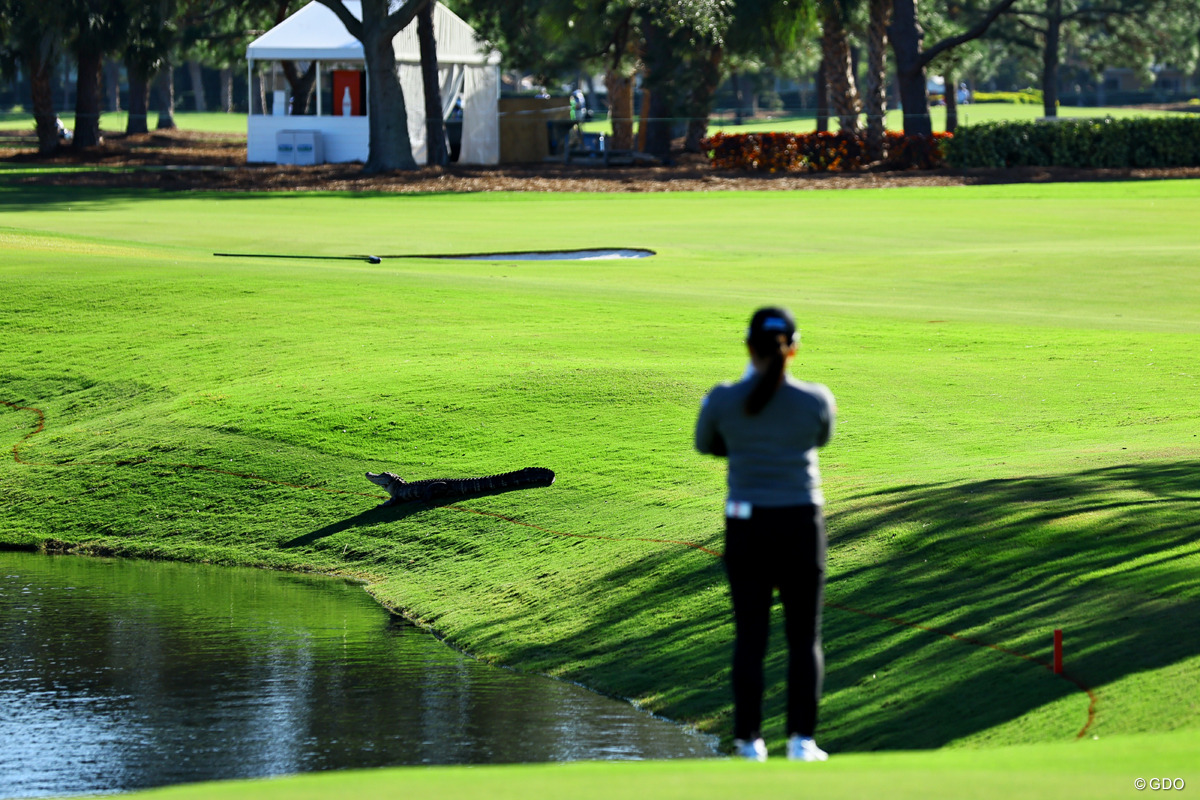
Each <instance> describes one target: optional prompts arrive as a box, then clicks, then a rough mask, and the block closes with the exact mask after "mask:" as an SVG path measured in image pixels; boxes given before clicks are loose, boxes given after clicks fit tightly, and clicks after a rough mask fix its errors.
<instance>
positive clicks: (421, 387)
mask: <svg viewBox="0 0 1200 800" xmlns="http://www.w3.org/2000/svg"><path fill="white" fill-rule="evenodd" d="M0 203H3V206H4V208H5V214H4V216H3V219H2V220H0V245H2V250H0V252H2V255H0V285H2V286H3V296H4V298H5V303H4V304H3V306H2V307H0V385H2V386H3V394H4V396H3V397H0V400H6V401H8V402H11V403H15V404H17V405H20V406H34V407H37V408H39V409H42V410H43V411H44V412H45V414H46V428H45V431H44V432H42V433H38V434H36V435H33V436H29V437H28V438H23V437H26V436H27V435H28V434H29V433H30V432H31V431H32V430H33V426H34V424H35V416H34V414H33V413H32V412H30V411H21V410H17V409H13V408H9V407H0V447H2V448H3V450H4V451H6V452H11V448H12V447H13V445H16V444H19V450H18V453H19V455H20V457H21V458H22V459H24V460H26V461H28V462H33V463H31V464H21V463H16V461H15V460H14V459H12V458H7V459H5V460H4V461H3V462H0V492H2V493H3V497H4V498H5V502H4V504H3V506H0V540H2V541H4V542H7V543H9V544H13V545H21V546H39V545H40V544H41V543H43V542H44V541H45V540H46V539H54V540H58V542H60V543H66V544H67V545H70V546H75V547H76V549H77V550H79V551H81V552H88V551H92V552H97V551H99V552H116V553H120V554H124V555H131V556H144V557H162V558H186V559H193V560H204V561H212V562H216V563H230V564H234V563H236V564H251V565H261V566H269V567H279V568H291V569H310V570H317V571H327V572H338V573H342V574H350V575H359V576H362V577H365V578H368V579H369V580H371V581H372V583H371V591H372V592H373V593H374V595H375V596H376V597H378V598H379V599H380V601H381V602H383V603H385V604H387V605H389V606H391V607H394V608H397V609H401V610H403V611H404V612H405V613H406V614H408V615H410V616H411V617H413V618H414V619H417V620H419V621H421V622H423V623H425V624H427V625H429V626H431V627H433V628H436V629H437V630H439V631H441V632H443V633H445V634H446V635H447V637H448V638H449V640H450V641H451V642H452V643H454V644H456V645H458V646H460V647H463V648H465V649H467V650H468V651H470V652H472V653H475V654H478V655H479V656H480V657H482V658H484V659H486V660H490V661H495V662H498V663H505V664H511V665H514V666H517V667H520V668H523V669H529V670H535V671H539V672H545V673H548V674H552V675H557V676H560V677H563V678H568V679H572V680H577V681H580V682H582V683H584V684H585V685H588V686H592V687H594V688H596V689H599V690H601V691H605V692H609V693H612V694H616V695H620V696H624V697H632V698H635V699H637V700H639V701H640V702H642V703H644V704H645V705H646V706H647V707H649V708H651V709H653V710H655V711H658V712H660V713H663V714H665V715H667V716H669V717H673V718H677V719H685V720H688V721H691V722H694V723H696V724H698V725H700V726H701V727H703V728H705V729H707V730H712V731H715V732H718V733H721V734H724V735H728V732H729V727H728V726H729V713H730V708H729V699H728V682H729V676H728V659H729V646H730V634H731V631H730V625H729V619H728V598H727V594H726V590H725V585H724V580H723V576H722V572H721V568H720V564H719V562H718V561H717V560H716V559H714V558H713V557H712V556H710V555H708V554H706V553H704V552H701V551H698V550H695V549H691V548H687V547H682V546H680V545H677V544H671V543H670V542H671V541H687V542H693V543H696V544H700V545H704V546H707V547H709V548H712V549H716V550H719V549H720V548H721V520H720V498H721V495H722V491H723V465H722V464H721V463H720V462H718V461H715V460H710V459H705V458H702V457H700V456H698V455H696V454H694V453H693V452H692V451H691V448H690V438H691V426H692V423H693V420H694V417H695V412H696V410H697V407H698V404H699V400H700V398H701V396H702V395H703V393H704V392H705V391H706V390H707V389H708V388H709V387H710V386H711V385H712V384H713V383H714V382H715V381H718V380H722V379H727V378H731V377H735V376H736V375H738V374H739V373H740V372H741V369H742V366H743V364H744V355H743V353H742V352H741V349H742V348H741V345H740V343H739V339H740V334H741V331H742V329H743V327H744V325H745V320H746V319H747V318H748V316H749V313H750V311H751V310H752V309H753V308H754V307H755V306H756V305H758V304H761V303H765V302H782V303H786V304H788V305H790V306H791V307H792V308H793V309H794V310H795V311H796V313H797V315H798V317H799V319H800V323H801V327H802V329H803V336H804V341H803V347H802V349H801V354H800V357H799V359H798V363H797V372H798V373H799V374H800V375H801V376H803V377H806V378H809V379H814V380H819V381H822V382H825V383H827V384H828V385H829V386H830V387H831V388H832V389H833V391H834V392H835V394H836V395H837V397H838V401H839V405H840V408H841V418H840V428H839V431H838V434H837V437H836V438H835V440H834V442H833V443H832V444H831V446H830V447H829V448H828V449H827V451H825V452H824V453H823V456H822V458H823V470H824V474H825V476H826V480H827V493H828V495H829V499H830V505H829V509H828V510H829V519H830V532H831V541H832V547H831V551H830V563H829V567H830V582H829V587H828V599H829V600H830V601H831V602H832V603H834V604H836V606H835V607H831V608H829V609H828V611H827V614H826V621H825V633H826V653H827V660H828V674H827V680H826V696H825V701H824V703H823V706H822V714H823V721H822V724H821V727H820V729H819V730H818V735H819V737H820V741H821V742H822V744H823V745H826V746H827V747H828V748H829V749H830V750H831V751H832V752H834V753H837V754H845V753H847V752H852V751H863V750H893V749H930V748H940V747H946V746H950V747H955V748H968V749H971V750H972V751H973V750H974V749H978V748H991V747H994V746H997V745H1013V744H1040V743H1047V742H1051V743H1053V742H1063V743H1067V745H1068V746H1070V745H1072V744H1074V739H1075V737H1076V736H1077V735H1078V734H1079V733H1080V732H1081V730H1082V729H1083V728H1084V726H1085V725H1088V728H1087V736H1089V737H1090V736H1092V735H1098V736H1100V737H1101V741H1104V740H1107V739H1109V738H1110V737H1114V736H1125V735H1128V734H1133V733H1142V732H1144V733H1162V732H1168V731H1175V730H1187V731H1194V730H1196V729H1198V728H1200V709H1198V708H1197V700H1196V698H1197V697H1200V645H1198V644H1197V643H1198V642H1200V628H1198V626H1200V613H1198V612H1200V584H1198V583H1197V580H1196V575H1197V571H1196V570H1197V567H1198V566H1200V537H1198V536H1197V533H1198V528H1197V523H1196V520H1195V504H1196V501H1197V499H1198V498H1200V477H1198V476H1200V439H1197V438H1196V437H1197V431H1200V409H1198V407H1197V405H1196V403H1195V397H1196V394H1197V386H1198V384H1200V381H1198V379H1197V374H1196V371H1195V366H1194V364H1195V358H1194V353H1195V341H1196V336H1197V334H1198V333H1200V316H1198V315H1197V313H1196V309H1197V308H1200V285H1198V284H1197V283H1196V282H1195V281H1194V280H1193V277H1194V268H1195V267H1194V265H1195V263H1196V262H1197V256H1198V255H1200V245H1197V243H1196V240H1195V237H1194V235H1193V233H1192V227H1193V226H1192V220H1194V219H1195V218H1196V217H1197V215H1198V214H1200V183H1197V182H1194V181H1176V182H1153V183H1114V184H1079V185H1046V186H1038V185H1017V186H995V187H974V188H964V187H956V188H942V189H935V188H913V189H892V190H862V191H854V192H844V193H835V192H798V193H782V192H780V193H761V194H760V193H694V194H691V193H689V194H683V195H598V196H597V195H585V194H578V195H575V194H572V195H539V194H524V195H521V194H488V195H431V196H424V197H394V196H370V195H339V194H328V195H278V196H271V195H239V196H232V195H216V194H214V195H199V196H188V195H172V194H166V193H150V192H146V193H142V192H131V191H92V190H86V191H84V190H77V189H46V188H31V187H25V186H22V185H19V184H15V183H8V184H0ZM614 245H619V246H643V247H651V248H653V249H655V250H657V251H658V255H657V256H655V257H654V258H653V259H647V260H641V261H633V262H591V263H576V264H572V263H550V262H548V263H515V262H514V263H473V262H464V263H454V262H446V261H420V260H396V259H389V260H385V261H384V262H383V263H382V264H380V265H375V266H372V265H368V264H366V263H364V262H353V261H328V262H321V261H284V260H278V261H274V260H257V259H217V258H213V257H212V256H211V253H213V252H216V251H220V252H292V253H305V254H342V253H377V254H381V255H387V254H399V253H420V252H426V253H428V252H452V251H459V252H478V251H487V250H499V251H511V250H517V249H522V248H530V249H549V248H556V247H585V246H614ZM118 462H119V463H118ZM134 462H136V463H134ZM192 466H202V467H205V468H207V470H225V471H228V472H235V473H241V474H242V475H243V476H244V475H247V474H248V475H255V476H261V477H262V478H265V479H269V481H268V480H255V479H252V478H247V477H239V476H238V475H229V474H222V473H220V472H214V471H207V470H206V471H198V470H195V469H193V468H192ZM525 466H547V467H551V468H552V469H554V470H556V471H557V473H558V475H559V478H558V482H557V483H556V484H555V486H554V487H552V488H549V489H536V490H529V491H523V492H514V493H509V494H501V495H495V496H491V497H486V498H479V499H476V500H471V501H469V502H465V503H462V504H457V505H456V506H445V507H432V508H431V507H424V506H416V507H406V508H402V509H383V510H375V509H374V508H373V506H374V503H375V502H376V501H377V499H382V497H381V495H380V493H379V492H378V491H377V490H376V489H375V488H374V487H372V486H370V485H369V484H368V483H367V482H366V481H365V480H364V479H363V478H362V472H363V471H364V470H367V469H371V470H378V469H390V470H392V471H394V472H397V473H399V474H401V475H403V476H405V477H408V478H425V477H436V476H466V475H474V474H486V473H492V472H498V471H503V470H509V469H516V468H519V467H525ZM284 484H293V485H284ZM306 487H307V488H306ZM364 495H365V496H364ZM470 511H474V512H481V513H469V512H470ZM488 515H493V516H488ZM509 520H511V521H509ZM514 521H515V523H517V524H514ZM560 534H568V535H560ZM580 537H596V538H580ZM648 540H662V541H657V542H656V541H648ZM54 546H62V545H61V544H58V545H54ZM847 607H848V608H853V609H857V610H859V611H863V612H869V614H872V615H875V616H867V615H864V614H862V613H855V612H853V611H849V610H846V608H847ZM885 618H890V619H885ZM896 620H903V621H906V622H909V623H913V624H915V625H921V626H925V628H933V629H937V630H935V631H931V630H924V629H921V628H914V627H908V626H905V625H901V624H897V622H896ZM1054 628H1062V629H1064V630H1065V632H1066V642H1067V645H1066V650H1067V670H1068V672H1069V675H1070V677H1071V678H1073V679H1075V680H1076V681H1079V682H1080V683H1082V684H1084V685H1086V686H1088V687H1090V688H1091V689H1092V690H1093V691H1094V693H1095V695H1096V697H1097V705H1096V707H1095V719H1094V721H1093V722H1091V723H1090V725H1089V724H1088V711H1089V699H1088V697H1087V695H1086V694H1084V693H1083V692H1082V691H1081V690H1080V688H1079V686H1078V685H1076V683H1073V682H1072V681H1071V680H1064V679H1062V678H1059V677H1055V676H1053V675H1052V674H1051V673H1050V672H1049V671H1048V670H1047V669H1046V668H1045V667H1044V666H1042V665H1041V664H1040V663H1038V662H1044V661H1047V660H1048V659H1049V654H1050V653H1049V651H1050V645H1051V631H1052V630H1053V629H1054ZM938 631H941V632H938ZM944 633H953V634H955V635H958V636H959V637H966V638H967V639H969V640H973V641H964V640H962V639H961V638H960V639H953V638H949V637H948V636H946V635H944ZM980 642H983V643H988V644H993V645H996V646H998V647H1000V648H1004V649H1005V650H1008V651H1013V652H1017V653H1020V654H1024V655H1027V656H1029V657H1030V658H1031V659H1033V660H1032V661H1031V660H1027V659H1024V658H1020V657H1017V656H1015V655H1012V654H1011V653H1009V652H1002V651H1000V650H996V649H992V648H989V647H982V646H979V644H978V643H980ZM778 643H779V640H778V638H777V639H776V644H777V645H778ZM768 667H769V676H770V680H771V684H770V685H771V686H772V689H771V691H770V692H769V696H768V706H767V714H768V718H767V726H768V727H767V734H768V739H769V743H770V745H771V747H772V748H773V749H774V750H775V751H776V752H778V750H779V748H780V746H781V744H782V735H783V730H782V717H781V715H782V692H781V685H780V676H781V675H782V671H783V667H784V658H783V654H782V652H780V649H779V648H778V647H776V648H775V649H774V650H773V651H772V655H771V657H770V659H769V665H768ZM1080 746H1084V745H1080ZM947 758H950V759H965V760H964V761H962V762H961V763H962V764H964V765H966V764H967V763H968V762H970V759H971V757H970V756H966V755H964V756H957V755H948V756H947ZM846 763H854V762H851V761H850V760H849V759H847V762H846ZM946 763H947V764H949V763H951V762H946ZM953 763H960V762H953ZM1138 763H1141V762H1138ZM1147 763H1152V762H1147ZM664 769H665V768H664ZM718 769H719V767H718ZM838 769H843V768H840V767H839V768H838ZM845 769H846V770H847V773H848V772H852V771H853V770H849V768H845ZM946 769H947V770H951V771H952V769H953V768H951V767H950V766H947V767H946ZM962 769H968V767H967V766H963V767H962ZM534 773H536V770H535V771H534V772H531V773H530V774H534ZM564 774H565V773H564ZM663 774H664V775H668V774H669V772H664V773H663ZM768 774H773V773H768ZM831 774H832V773H831ZM837 774H843V773H837ZM884 774H885V775H886V772H885V773H884ZM1031 774H1034V773H1031ZM1148 777H1149V776H1148ZM864 780H866V779H864ZM1014 780H1016V778H1014ZM1119 791H1122V792H1123V791H1126V787H1125V786H1124V784H1120V787H1119ZM946 796H956V795H955V794H954V793H953V792H950V793H949V794H947V795H946ZM958 796H961V795H958Z"/></svg>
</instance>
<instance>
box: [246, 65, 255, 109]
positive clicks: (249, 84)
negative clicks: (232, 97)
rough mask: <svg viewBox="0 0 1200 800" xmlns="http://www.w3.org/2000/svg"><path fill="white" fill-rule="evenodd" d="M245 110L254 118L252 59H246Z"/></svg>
mask: <svg viewBox="0 0 1200 800" xmlns="http://www.w3.org/2000/svg"><path fill="white" fill-rule="evenodd" d="M246 109H247V113H248V114H249V115H250V116H254V59H253V58H247V59H246Z"/></svg>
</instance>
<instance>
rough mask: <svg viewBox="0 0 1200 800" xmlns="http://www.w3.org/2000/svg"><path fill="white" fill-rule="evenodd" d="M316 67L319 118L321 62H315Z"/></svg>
mask: <svg viewBox="0 0 1200 800" xmlns="http://www.w3.org/2000/svg"><path fill="white" fill-rule="evenodd" d="M315 63H316V65H317V116H318V117H319V116H321V62H320V61H317V62H315Z"/></svg>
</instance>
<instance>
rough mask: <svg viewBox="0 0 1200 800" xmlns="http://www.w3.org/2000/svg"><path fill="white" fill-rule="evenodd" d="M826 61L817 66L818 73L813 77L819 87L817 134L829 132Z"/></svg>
mask: <svg viewBox="0 0 1200 800" xmlns="http://www.w3.org/2000/svg"><path fill="white" fill-rule="evenodd" d="M825 66H826V65H825V59H824V58H822V59H821V61H820V63H819V64H817V73H816V74H815V75H813V82H814V85H815V86H816V87H817V133H826V132H828V130H829V80H828V79H827V78H826V77H825Z"/></svg>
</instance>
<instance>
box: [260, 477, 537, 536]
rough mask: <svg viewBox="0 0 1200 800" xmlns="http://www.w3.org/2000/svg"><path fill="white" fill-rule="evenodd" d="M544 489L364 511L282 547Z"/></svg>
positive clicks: (506, 490)
mask: <svg viewBox="0 0 1200 800" xmlns="http://www.w3.org/2000/svg"><path fill="white" fill-rule="evenodd" d="M534 488H542V487H536V486H509V487H505V488H502V489H493V490H490V491H486V492H473V493H472V494H469V495H464V496H461V497H443V498H433V499H430V500H413V501H410V502H408V503H400V504H398V505H394V506H383V505H379V506H375V507H374V508H371V509H368V510H366V511H363V512H362V513H360V514H355V515H354V516H353V517H350V518H348V519H344V520H339V521H338V522H334V523H331V524H329V525H326V526H324V527H321V528H317V529H316V530H314V531H311V532H309V533H306V534H304V535H302V536H297V537H296V538H294V539H290V540H288V541H286V542H284V543H283V544H281V545H280V547H284V548H293V547H304V546H306V545H310V544H313V543H314V542H317V541H320V540H321V539H324V538H325V537H327V536H333V535H335V534H338V533H341V532H343V531H348V530H351V529H353V528H372V527H375V526H376V525H382V524H384V523H388V522H396V521H398V520H402V519H407V518H409V517H411V516H413V515H415V514H421V513H423V512H426V511H429V510H431V509H434V508H442V507H443V506H452V505H455V504H457V503H462V502H469V501H471V500H478V499H479V498H481V497H492V496H494V495H498V494H507V493H509V492H520V491H526V490H528V489H534Z"/></svg>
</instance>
